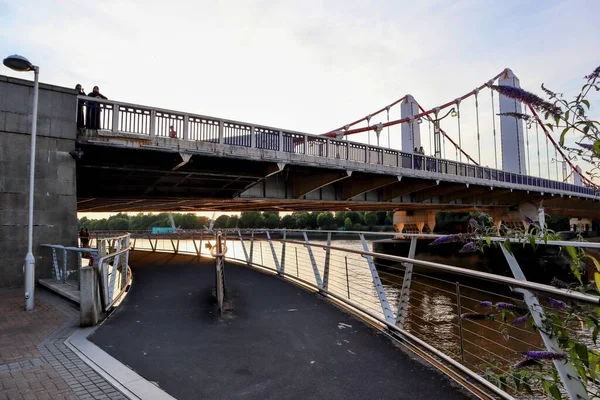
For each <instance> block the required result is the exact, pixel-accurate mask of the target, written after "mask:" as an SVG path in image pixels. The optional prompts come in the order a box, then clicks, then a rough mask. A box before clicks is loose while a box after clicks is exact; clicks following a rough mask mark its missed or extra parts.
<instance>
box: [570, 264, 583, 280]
mask: <svg viewBox="0 0 600 400" xmlns="http://www.w3.org/2000/svg"><path fill="white" fill-rule="evenodd" d="M571 272H572V273H573V275H575V278H577V280H578V281H579V283H580V284H582V285H583V282H582V281H581V271H579V268H577V265H576V264H571Z"/></svg>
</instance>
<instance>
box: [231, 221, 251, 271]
mask: <svg viewBox="0 0 600 400" xmlns="http://www.w3.org/2000/svg"><path fill="white" fill-rule="evenodd" d="M238 235H239V236H240V243H241V244H242V250H243V251H244V258H245V259H246V264H248V265H250V259H249V258H248V253H247V252H246V245H245V244H244V238H243V237H242V232H240V230H239V229H238ZM234 248H235V247H234ZM234 258H235V256H234Z"/></svg>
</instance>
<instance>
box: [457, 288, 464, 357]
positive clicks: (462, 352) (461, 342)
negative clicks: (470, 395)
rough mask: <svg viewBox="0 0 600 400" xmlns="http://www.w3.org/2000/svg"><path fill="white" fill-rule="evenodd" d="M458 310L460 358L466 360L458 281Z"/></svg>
mask: <svg viewBox="0 0 600 400" xmlns="http://www.w3.org/2000/svg"><path fill="white" fill-rule="evenodd" d="M456 311H457V313H458V337H459V339H460V359H461V361H462V362H465V345H464V342H463V331H462V319H461V318H460V316H461V314H462V311H461V307H460V283H458V282H456Z"/></svg>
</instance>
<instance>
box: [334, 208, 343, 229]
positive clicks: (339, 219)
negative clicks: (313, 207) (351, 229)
mask: <svg viewBox="0 0 600 400" xmlns="http://www.w3.org/2000/svg"><path fill="white" fill-rule="evenodd" d="M334 219H335V225H336V226H344V211H336V212H335V218H334Z"/></svg>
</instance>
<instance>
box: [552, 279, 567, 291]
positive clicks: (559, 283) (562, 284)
mask: <svg viewBox="0 0 600 400" xmlns="http://www.w3.org/2000/svg"><path fill="white" fill-rule="evenodd" d="M550 284H551V285H552V286H554V287H557V288H561V289H566V288H568V287H569V284H568V283H567V282H565V281H561V280H560V279H558V278H552V280H551V281H550Z"/></svg>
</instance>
